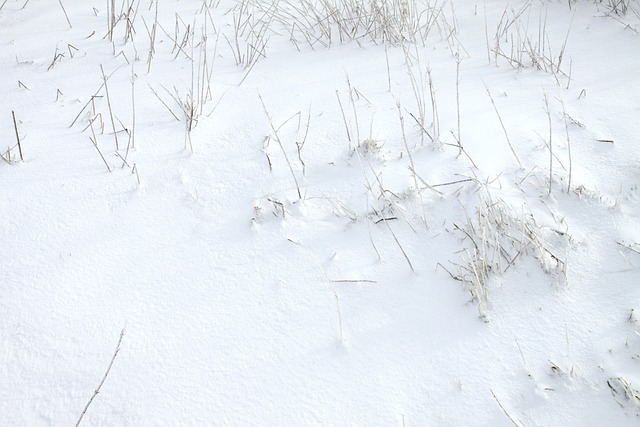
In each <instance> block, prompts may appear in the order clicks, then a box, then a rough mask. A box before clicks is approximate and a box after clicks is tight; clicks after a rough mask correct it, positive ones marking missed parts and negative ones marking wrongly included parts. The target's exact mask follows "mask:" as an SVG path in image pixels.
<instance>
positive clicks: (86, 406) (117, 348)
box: [76, 328, 125, 427]
mask: <svg viewBox="0 0 640 427" xmlns="http://www.w3.org/2000/svg"><path fill="white" fill-rule="evenodd" d="M124 329H125V328H122V331H120V339H118V345H117V346H116V351H115V352H114V353H113V357H111V362H109V367H107V371H106V372H105V373H104V377H102V381H100V384H99V385H98V388H96V390H95V391H94V392H93V396H91V399H89V401H88V402H87V404H86V405H85V407H84V409H83V411H82V413H81V414H80V418H78V422H76V427H78V426H79V425H80V422H81V421H82V417H84V414H85V413H86V412H87V409H89V406H90V405H91V403H92V402H93V399H95V398H96V396H97V395H98V393H100V389H101V388H102V385H103V384H104V382H105V381H106V379H107V376H108V375H109V372H111V367H112V366H113V362H114V360H116V356H117V355H118V352H119V351H120V344H122V337H123V336H124Z"/></svg>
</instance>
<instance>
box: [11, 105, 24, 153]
mask: <svg viewBox="0 0 640 427" xmlns="http://www.w3.org/2000/svg"><path fill="white" fill-rule="evenodd" d="M11 115H12V116H13V128H14V129H15V131H16V139H17V140H18V151H19V152H20V161H22V162H24V158H23V157H22V144H20V135H19V134H18V124H17V123H16V113H15V112H14V111H11Z"/></svg>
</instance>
